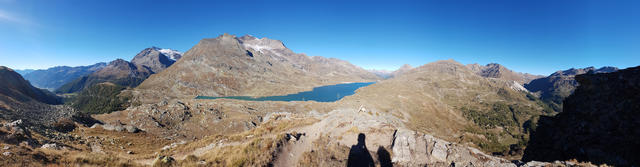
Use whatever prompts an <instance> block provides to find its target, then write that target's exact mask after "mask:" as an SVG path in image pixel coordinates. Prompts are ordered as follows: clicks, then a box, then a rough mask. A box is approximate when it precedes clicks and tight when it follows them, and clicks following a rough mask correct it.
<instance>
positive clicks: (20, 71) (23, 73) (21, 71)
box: [14, 69, 35, 77]
mask: <svg viewBox="0 0 640 167" xmlns="http://www.w3.org/2000/svg"><path fill="white" fill-rule="evenodd" d="M14 71H15V72H17V73H18V74H20V75H22V76H23V77H24V75H27V74H29V73H31V72H33V71H35V69H22V70H17V69H15V70H14Z"/></svg>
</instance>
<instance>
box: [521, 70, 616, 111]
mask: <svg viewBox="0 0 640 167" xmlns="http://www.w3.org/2000/svg"><path fill="white" fill-rule="evenodd" d="M617 70H618V68H616V67H602V68H599V69H596V68H594V67H587V68H579V69H576V68H572V69H569V70H564V71H557V72H555V73H553V74H551V75H549V76H548V77H544V78H538V79H535V80H532V81H531V82H529V83H528V84H525V85H524V87H525V88H527V90H529V91H531V92H533V93H535V94H537V95H539V96H540V98H541V99H542V100H544V101H546V102H549V103H550V104H552V105H553V107H554V108H555V109H556V110H557V111H562V101H563V100H564V99H565V98H566V97H568V96H569V95H571V93H573V90H575V88H576V87H577V86H578V82H577V81H576V80H575V76H576V75H580V74H585V73H587V72H589V71H593V72H594V73H608V72H614V71H617Z"/></svg>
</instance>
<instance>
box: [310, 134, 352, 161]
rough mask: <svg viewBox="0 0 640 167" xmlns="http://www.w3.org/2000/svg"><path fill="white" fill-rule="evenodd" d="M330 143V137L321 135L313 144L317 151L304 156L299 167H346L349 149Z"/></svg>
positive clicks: (314, 150)
mask: <svg viewBox="0 0 640 167" xmlns="http://www.w3.org/2000/svg"><path fill="white" fill-rule="evenodd" d="M330 142H331V141H330V139H329V138H328V137H326V136H324V135H320V138H319V139H318V140H316V141H314V142H313V147H314V148H315V149H313V150H311V151H310V152H305V153H304V154H303V155H302V158H301V159H300V162H299V166H309V167H316V166H345V165H346V163H347V157H348V156H349V147H347V146H341V145H338V144H330Z"/></svg>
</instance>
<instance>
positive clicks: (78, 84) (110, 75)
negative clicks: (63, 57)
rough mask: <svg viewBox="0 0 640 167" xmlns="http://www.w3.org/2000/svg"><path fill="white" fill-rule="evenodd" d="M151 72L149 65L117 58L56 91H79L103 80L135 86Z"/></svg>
mask: <svg viewBox="0 0 640 167" xmlns="http://www.w3.org/2000/svg"><path fill="white" fill-rule="evenodd" d="M151 74H153V71H152V70H151V69H150V68H149V67H146V66H143V65H137V64H133V63H130V62H127V61H125V60H122V59H117V60H114V61H112V62H110V63H109V65H107V66H106V67H104V68H102V69H100V70H98V71H96V72H94V73H91V74H89V75H87V76H84V77H81V78H78V79H76V80H74V81H72V82H69V83H67V84H65V85H63V86H61V87H60V88H58V89H57V90H56V93H73V92H78V91H81V90H83V89H85V88H88V87H90V86H92V85H95V84H98V83H103V82H111V83H114V84H117V85H121V86H125V87H126V86H128V87H135V86H137V85H138V84H140V83H141V82H142V81H144V79H146V78H147V77H149V75H151Z"/></svg>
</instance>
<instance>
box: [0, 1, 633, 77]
mask: <svg viewBox="0 0 640 167" xmlns="http://www.w3.org/2000/svg"><path fill="white" fill-rule="evenodd" d="M225 32H227V33H230V34H236V35H244V34H252V35H254V36H257V37H268V38H272V39H279V40H282V41H283V42H284V43H285V45H286V46H287V47H289V48H291V49H292V50H293V51H294V52H298V53H306V54H307V55H310V56H325V57H335V58H340V59H344V60H347V61H350V62H351V63H353V64H355V65H358V66H361V67H364V68H367V69H373V68H375V69H387V70H393V69H395V68H398V67H400V66H401V65H402V64H405V63H407V64H410V65H412V66H419V65H422V64H425V63H429V62H433V61H436V60H443V59H455V60H457V61H459V62H461V63H463V64H468V63H480V64H486V63H490V62H496V63H500V64H503V65H505V66H507V67H508V68H511V69H513V70H515V71H520V72H529V73H534V74H544V75H548V74H550V73H552V72H554V71H557V70H562V69H568V68H571V67H587V66H596V67H600V66H605V65H610V66H617V67H621V68H626V67H631V66H638V65H640V1H632V0H630V1H616V0H611V1H604V0H597V1H588V0H575V1H566V0H532V1H523V0H504V1H482V0H470V1H463V0H439V1H426V0H425V1H349V2H343V1H306V0H300V1H211V2H209V1H190V2H188V3H187V2H182V1H180V2H178V1H144V0H109V1H97V0H89V1H86V0H68V1H65V0H60V1H53V0H51V1H49V0H40V1H32V0H0V65H4V66H9V67H12V68H17V69H24V68H48V67H52V66H56V65H69V66H77V65H88V64H93V63H96V62H108V61H111V60H114V59H116V58H123V59H126V60H130V59H131V58H132V57H133V56H135V54H136V53H137V52H139V51H140V50H142V49H144V48H146V47H149V46H158V47H162V48H173V49H177V50H179V51H183V52H184V51H186V50H188V49H190V48H191V47H192V46H193V45H195V44H196V43H197V42H198V41H199V40H200V39H202V38H210V37H216V36H218V35H219V34H222V33H225Z"/></svg>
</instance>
